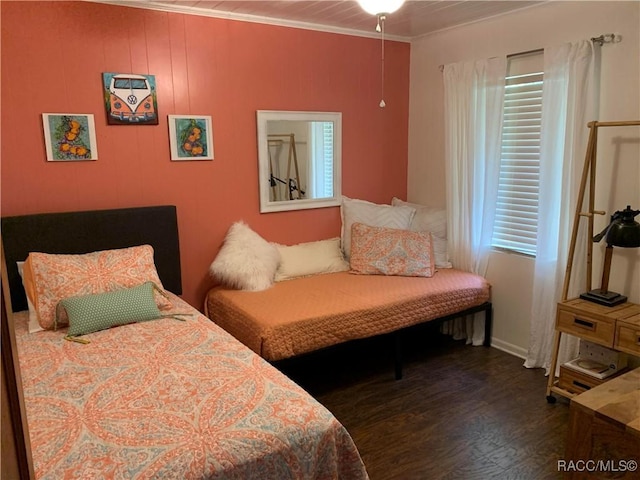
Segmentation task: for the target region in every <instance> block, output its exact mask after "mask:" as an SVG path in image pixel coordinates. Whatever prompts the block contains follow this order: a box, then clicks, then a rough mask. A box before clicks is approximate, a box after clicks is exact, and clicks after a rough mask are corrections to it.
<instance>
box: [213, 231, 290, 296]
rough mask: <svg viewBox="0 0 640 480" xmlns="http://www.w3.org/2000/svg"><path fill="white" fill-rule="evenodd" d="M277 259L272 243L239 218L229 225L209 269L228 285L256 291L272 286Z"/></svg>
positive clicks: (216, 277)
mask: <svg viewBox="0 0 640 480" xmlns="http://www.w3.org/2000/svg"><path fill="white" fill-rule="evenodd" d="M279 262H280V253H279V252H278V249H277V248H276V247H275V245H272V244H271V243H269V242H267V241H266V240H265V239H264V238H262V237H261V236H260V235H258V234H257V233H256V232H254V231H253V230H251V228H249V226H248V225H247V224H246V223H244V222H242V221H240V222H236V223H234V224H233V225H231V228H229V231H228V232H227V236H226V237H225V239H224V244H223V245H222V248H221V249H220V251H219V252H218V255H217V256H216V258H215V260H214V261H213V263H211V266H210V267H209V272H210V273H211V275H212V276H213V277H214V278H215V279H217V280H218V281H220V282H221V283H223V284H225V285H227V286H229V287H232V288H237V289H239V290H251V291H258V290H265V289H267V288H269V287H270V286H271V285H273V279H274V276H275V273H276V270H277V268H278V263H279Z"/></svg>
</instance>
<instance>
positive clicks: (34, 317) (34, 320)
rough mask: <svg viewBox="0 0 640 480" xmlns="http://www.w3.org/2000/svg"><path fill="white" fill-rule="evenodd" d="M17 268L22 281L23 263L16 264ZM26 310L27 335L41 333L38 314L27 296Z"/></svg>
mask: <svg viewBox="0 0 640 480" xmlns="http://www.w3.org/2000/svg"><path fill="white" fill-rule="evenodd" d="M16 265H17V266H18V274H19V275H20V278H21V279H22V278H23V277H22V272H23V271H24V262H16ZM22 287H23V288H24V282H23V283H22ZM27 308H29V333H34V332H43V331H44V328H42V327H41V326H40V322H38V312H36V307H34V306H33V303H31V300H29V297H28V296H27Z"/></svg>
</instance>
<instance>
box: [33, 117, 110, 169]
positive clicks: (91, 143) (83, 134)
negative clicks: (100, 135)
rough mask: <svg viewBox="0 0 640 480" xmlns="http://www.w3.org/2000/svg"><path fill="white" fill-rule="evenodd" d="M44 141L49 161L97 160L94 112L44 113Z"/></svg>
mask: <svg viewBox="0 0 640 480" xmlns="http://www.w3.org/2000/svg"><path fill="white" fill-rule="evenodd" d="M42 125H43V128H44V143H45V148H46V151H47V161H49V162H73V161H81V160H97V159H98V147H97V145H96V127H95V122H94V119H93V115H92V114H83V113H43V114H42Z"/></svg>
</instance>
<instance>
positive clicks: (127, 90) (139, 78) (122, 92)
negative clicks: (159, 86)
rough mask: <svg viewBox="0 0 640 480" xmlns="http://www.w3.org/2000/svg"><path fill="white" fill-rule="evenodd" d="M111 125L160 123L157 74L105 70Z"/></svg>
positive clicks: (106, 99)
mask: <svg viewBox="0 0 640 480" xmlns="http://www.w3.org/2000/svg"><path fill="white" fill-rule="evenodd" d="M102 79H103V85H104V98H105V106H106V109H107V123H108V124H109V125H157V124H158V103H157V99H156V81H155V76H154V75H137V74H132V73H103V74H102Z"/></svg>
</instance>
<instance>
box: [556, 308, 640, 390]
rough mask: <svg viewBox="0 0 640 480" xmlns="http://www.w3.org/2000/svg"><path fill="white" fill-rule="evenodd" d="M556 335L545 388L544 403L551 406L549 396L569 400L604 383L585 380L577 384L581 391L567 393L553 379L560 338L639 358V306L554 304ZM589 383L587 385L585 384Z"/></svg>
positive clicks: (563, 385)
mask: <svg viewBox="0 0 640 480" xmlns="http://www.w3.org/2000/svg"><path fill="white" fill-rule="evenodd" d="M556 312H557V313H556V332H555V339H554V346H553V356H552V358H551V367H550V371H549V382H548V384H547V401H548V402H549V403H553V402H555V397H554V396H553V395H552V393H555V394H558V395H562V396H563V397H567V398H571V397H573V396H574V395H575V394H576V393H580V392H582V391H586V390H588V389H589V388H592V387H595V386H597V385H600V384H602V383H605V382H607V381H609V380H610V379H611V377H609V378H607V379H603V380H599V379H596V378H595V377H594V378H592V379H588V378H586V376H583V379H582V380H583V381H580V380H579V381H578V383H579V384H582V386H583V388H577V389H570V388H568V387H567V384H566V383H562V384H561V382H559V381H558V379H557V378H556V376H555V371H556V365H557V363H558V350H559V349H560V338H561V335H562V334H563V333H568V334H571V335H574V336H576V337H579V338H581V339H584V340H588V341H590V342H593V343H597V344H598V345H602V346H604V347H607V348H611V349H614V350H617V351H620V352H626V353H630V354H632V355H638V356H640V305H637V304H635V303H631V302H626V303H622V304H620V305H616V306H614V307H607V306H604V305H599V304H597V303H593V302H590V301H588V300H582V299H580V298H574V299H571V300H565V301H563V302H560V303H558V308H557V311H556ZM588 380H590V381H588Z"/></svg>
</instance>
